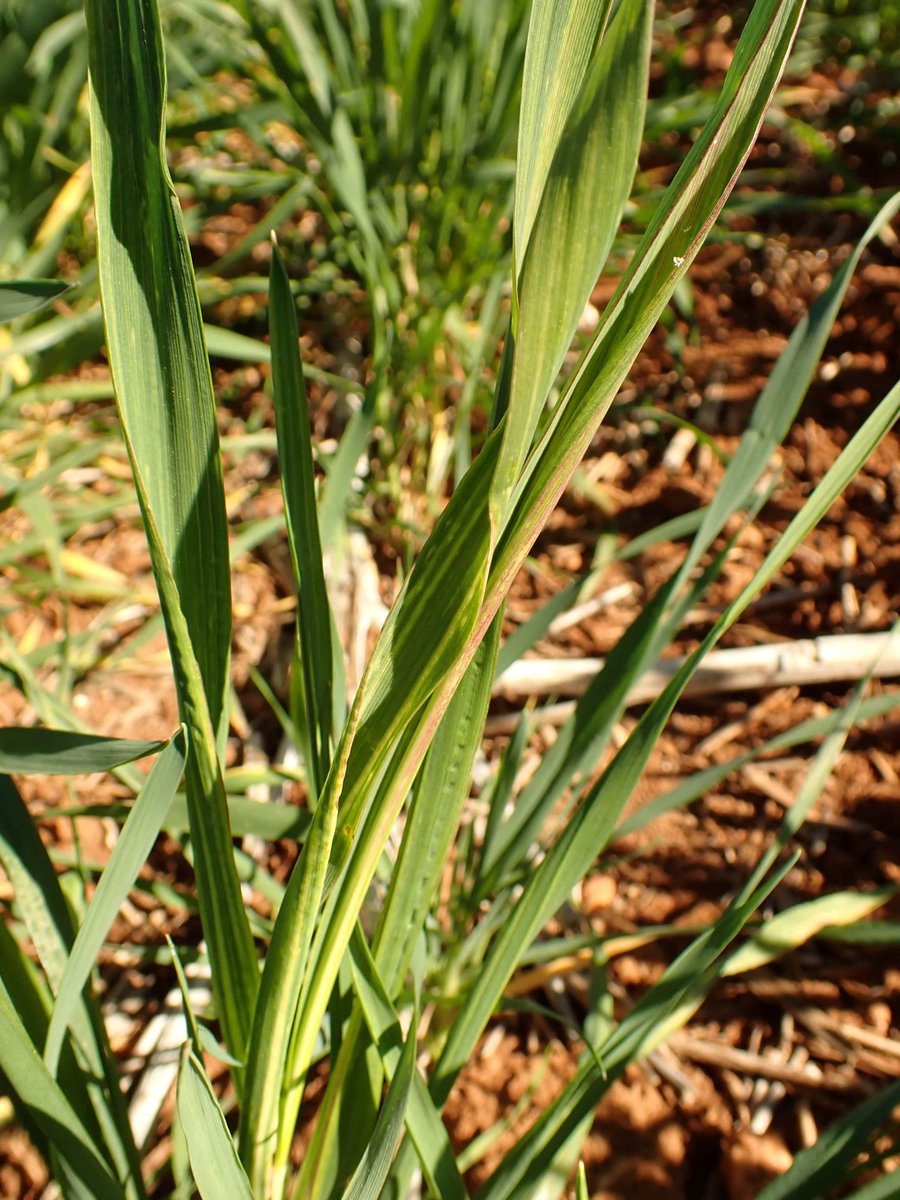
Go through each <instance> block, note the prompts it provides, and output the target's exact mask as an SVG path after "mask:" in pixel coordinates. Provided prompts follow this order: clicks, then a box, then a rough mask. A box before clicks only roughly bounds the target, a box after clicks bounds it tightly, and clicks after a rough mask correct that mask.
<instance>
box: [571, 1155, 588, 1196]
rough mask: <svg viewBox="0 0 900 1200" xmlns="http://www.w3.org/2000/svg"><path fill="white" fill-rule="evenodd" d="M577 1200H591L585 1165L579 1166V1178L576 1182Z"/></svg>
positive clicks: (580, 1164) (581, 1163)
mask: <svg viewBox="0 0 900 1200" xmlns="http://www.w3.org/2000/svg"><path fill="white" fill-rule="evenodd" d="M575 1200H591V1194H590V1192H589V1191H588V1184H587V1172H586V1171H585V1169H584V1163H583V1162H580V1163H579V1164H578V1178H577V1179H576V1180H575Z"/></svg>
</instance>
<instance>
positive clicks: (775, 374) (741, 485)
mask: <svg viewBox="0 0 900 1200" xmlns="http://www.w3.org/2000/svg"><path fill="white" fill-rule="evenodd" d="M898 210H900V195H898V196H894V197H892V198H891V199H890V200H889V201H888V202H887V203H886V204H885V205H884V206H883V207H882V208H881V210H880V211H879V212H878V214H877V215H876V216H875V218H874V220H873V221H872V222H871V224H870V225H869V227H868V229H867V230H866V232H865V233H864V234H863V236H862V237H861V238H860V240H859V241H858V242H857V244H856V246H855V247H854V250H853V253H852V254H851V255H850V256H849V257H848V258H847V260H846V261H845V262H844V263H842V264H841V266H840V268H839V269H838V270H837V271H836V272H835V275H834V278H833V279H832V281H831V283H830V284H829V286H828V287H827V288H826V290H825V291H824V292H823V293H822V295H821V296H819V297H817V299H816V300H815V301H814V302H813V304H812V306H811V307H810V309H809V312H808V313H805V314H804V316H803V317H801V318H800V320H799V321H798V323H797V325H796V327H795V328H794V330H793V332H792V333H791V336H790V340H789V341H788V344H787V346H785V348H784V350H783V351H782V352H781V354H780V355H779V356H778V361H777V362H776V364H775V366H774V368H773V370H772V374H771V375H770V376H769V378H768V380H767V381H766V386H765V387H764V388H763V390H762V392H761V394H760V397H759V399H758V401H757V402H756V404H755V405H754V407H753V413H752V416H751V418H750V424H749V426H748V428H747V430H746V432H745V433H744V435H743V436H742V437H741V440H740V443H739V445H738V448H737V451H736V452H735V454H734V455H733V456H732V459H731V462H730V463H729V465H728V469H727V471H726V472H725V477H724V479H723V480H722V482H721V485H720V486H719V487H718V488H717V489H716V494H715V496H714V497H713V499H712V501H711V503H710V505H709V507H708V508H707V509H706V511H705V513H704V516H703V523H702V524H701V526H700V528H699V530H698V531H697V535H696V537H695V539H694V543H693V545H692V546H691V549H690V552H689V554H688V555H687V557H686V559H685V561H684V563H683V564H682V566H681V568H680V578H681V579H686V578H688V576H689V575H690V573H691V571H693V569H694V567H695V566H696V564H697V562H698V561H699V558H700V556H701V555H702V554H703V553H704V552H705V550H706V547H707V546H709V545H710V544H711V542H712V539H713V538H714V537H715V536H716V535H717V534H718V533H719V531H720V530H721V529H722V528H723V526H724V524H725V522H726V521H727V520H728V518H729V517H730V516H731V514H732V513H733V512H736V511H737V510H738V509H740V508H741V507H743V505H744V504H745V503H746V500H747V497H748V496H749V495H750V493H751V491H752V489H753V488H754V487H755V486H756V481H757V480H758V479H759V477H760V475H761V474H762V472H763V471H764V470H766V468H767V467H768V466H769V464H770V462H771V460H772V455H773V453H774V452H775V450H776V449H777V447H778V446H779V445H781V443H782V442H783V441H784V439H785V437H786V436H787V432H788V430H789V429H790V427H791V424H792V423H793V421H794V419H795V417H796V415H797V413H798V411H799V409H800V405H801V404H802V402H803V398H804V396H805V395H806V392H807V390H808V388H809V385H810V382H811V381H812V378H813V374H814V372H815V369H816V365H817V364H818V362H819V359H820V358H821V355H822V351H823V350H824V349H825V343H826V342H827V340H828V337H829V335H830V334H831V330H832V328H833V326H834V322H835V318H836V317H837V314H838V310H839V308H840V306H841V304H842V302H843V300H844V297H845V296H846V294H847V288H848V287H849V286H850V280H851V279H852V278H853V274H854V272H855V270H856V268H857V266H858V265H859V260H860V258H861V256H862V253H863V251H864V250H865V248H866V246H867V245H868V244H869V242H870V241H871V240H872V238H873V237H875V236H876V234H877V233H878V231H879V230H880V229H882V228H883V227H884V225H885V224H886V222H888V221H890V220H891V218H892V217H893V216H894V215H895V214H896V213H897V212H898Z"/></svg>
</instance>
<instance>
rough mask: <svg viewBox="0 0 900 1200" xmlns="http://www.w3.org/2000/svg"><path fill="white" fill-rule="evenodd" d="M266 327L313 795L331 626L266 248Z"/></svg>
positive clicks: (297, 394) (293, 330) (276, 263)
mask: <svg viewBox="0 0 900 1200" xmlns="http://www.w3.org/2000/svg"><path fill="white" fill-rule="evenodd" d="M269 328H270V334H271V344H272V387H273V392H274V396H275V431H276V434H277V436H278V458H279V463H280V467H281V489H282V493H283V495H284V511H285V519H286V523H287V534H288V545H289V547H290V552H291V561H292V563H293V567H294V578H295V582H296V587H297V603H298V614H297V640H298V648H299V651H300V664H301V668H302V671H303V684H304V692H305V697H304V698H305V712H306V729H305V731H304V733H305V740H306V747H305V749H306V759H307V768H308V771H309V780H310V787H311V790H312V794H313V796H314V797H315V796H318V795H319V793H320V791H321V789H322V786H323V785H324V782H325V777H326V775H327V774H328V767H329V764H330V760H331V736H332V670H331V668H332V656H333V651H332V620H331V608H330V606H329V603H328V592H327V590H326V587H325V573H324V571H323V568H322V545H321V540H320V537H319V522H318V517H317V515H316V489H315V476H314V468H313V456H312V433H311V429H310V423H309V407H308V404H307V400H306V387H305V385H304V383H303V371H302V369H301V363H300V349H299V331H298V329H297V317H296V313H295V310H294V298H293V295H292V293H291V287H290V281H289V279H288V275H287V271H286V270H285V267H284V263H283V262H282V259H281V255H280V254H279V252H278V247H277V246H276V245H275V244H274V243H273V245H272V263H271V274H270V278H269Z"/></svg>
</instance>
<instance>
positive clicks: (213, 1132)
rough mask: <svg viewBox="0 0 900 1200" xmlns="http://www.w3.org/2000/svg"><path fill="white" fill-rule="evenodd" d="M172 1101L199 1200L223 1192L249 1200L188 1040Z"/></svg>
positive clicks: (212, 1199)
mask: <svg viewBox="0 0 900 1200" xmlns="http://www.w3.org/2000/svg"><path fill="white" fill-rule="evenodd" d="M176 1103H177V1105H178V1117H179V1120H180V1121H181V1128H182V1130H183V1132H184V1136H185V1138H186V1139H187V1147H188V1154H189V1156H190V1160H191V1172H192V1173H193V1176H194V1180H195V1182H196V1184H197V1190H198V1191H199V1193H200V1195H201V1196H202V1197H203V1200H222V1197H223V1196H227V1197H228V1200H253V1192H252V1190H251V1188H250V1182H249V1180H248V1179H247V1176H246V1175H245V1173H244V1169H243V1167H242V1166H241V1164H240V1160H239V1159H238V1156H237V1152H236V1150H235V1148H234V1142H233V1141H232V1138H231V1133H230V1132H229V1129H228V1125H227V1124H226V1122H225V1117H224V1115H223V1113H222V1109H221V1107H220V1105H219V1101H218V1100H217V1098H216V1094H215V1092H214V1091H213V1089H212V1085H211V1084H210V1082H209V1079H208V1077H207V1074H206V1071H205V1070H204V1068H203V1063H202V1062H200V1060H199V1059H198V1058H197V1056H196V1055H195V1054H193V1053H192V1051H191V1048H190V1046H189V1045H188V1044H185V1046H184V1047H183V1048H182V1051H181V1062H180V1063H179V1066H178V1088H177V1093H176Z"/></svg>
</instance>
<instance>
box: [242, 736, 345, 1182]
mask: <svg viewBox="0 0 900 1200" xmlns="http://www.w3.org/2000/svg"><path fill="white" fill-rule="evenodd" d="M345 765H346V759H345V758H339V759H337V760H336V761H335V763H334V764H333V767H332V782H331V784H330V785H329V786H327V787H326V789H325V791H324V793H323V794H322V795H321V796H320V797H319V801H318V803H317V805H316V809H315V812H314V814H313V819H312V823H311V825H310V828H309V833H308V835H307V839H306V843H305V844H304V846H303V850H302V851H301V854H300V859H299V861H298V863H297V865H296V866H295V867H294V871H293V873H292V875H291V878H290V881H289V883H288V886H287V889H286V891H285V895H284V898H283V900H282V903H281V907H280V908H279V910H278V915H277V917H276V919H275V925H274V928H273V931H272V938H271V941H270V943H269V950H268V953H267V955H266V961H265V966H264V969H263V974H262V981H261V983H260V989H259V998H258V1001H257V1004H256V1009H255V1012H254V1018H253V1026H252V1029H251V1032H250V1039H249V1046H248V1050H247V1080H246V1092H245V1096H244V1102H243V1104H242V1107H241V1121H240V1130H239V1146H240V1156H241V1161H242V1162H244V1163H245V1164H246V1165H247V1169H248V1172H249V1175H250V1179H251V1181H252V1183H253V1187H254V1189H255V1190H256V1191H257V1192H258V1193H259V1195H263V1196H264V1195H268V1194H269V1193H270V1190H271V1189H272V1182H271V1170H272V1162H273V1159H274V1157H275V1154H276V1152H277V1148H278V1140H279V1137H283V1136H285V1134H286V1133H289V1132H290V1131H289V1130H286V1129H285V1123H284V1121H283V1119H282V1106H283V1102H284V1100H283V1088H284V1082H285V1076H286V1075H287V1076H288V1077H289V1078H290V1077H291V1058H290V1046H291V1039H292V1035H293V1032H294V1027H295V1021H296V1014H297V1006H298V1000H299V996H300V992H301V988H302V986H303V980H304V976H305V974H306V970H307V964H308V959H309V950H310V945H311V943H312V940H313V934H314V932H315V928H316V920H317V918H318V915H319V908H320V905H321V902H322V894H323V892H324V890H325V881H326V876H327V872H328V861H329V853H330V851H331V845H332V842H333V840H334V832H335V827H336V824H337V817H338V811H337V810H338V797H339V794H340V778H341V773H342V771H343V769H344V768H345ZM326 1002H327V1000H326ZM322 1014H323V1016H324V1007H323V1010H322ZM317 1031H318V1028H316V1030H315V1031H314V1030H312V1029H310V1030H309V1033H310V1034H311V1035H314V1034H315V1033H317ZM288 1124H290V1128H291V1129H293V1123H292V1122H289V1123H288ZM275 1194H278V1191H277V1189H275Z"/></svg>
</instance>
